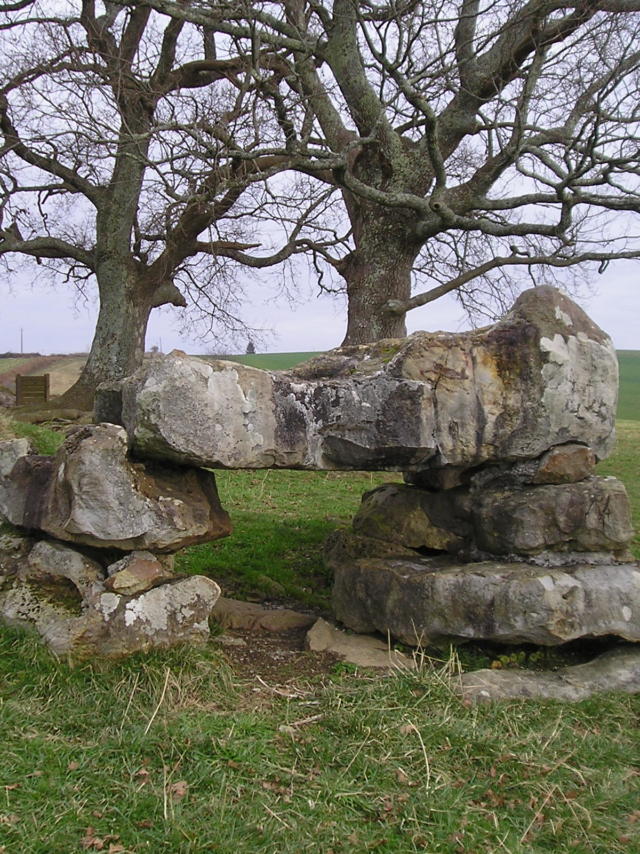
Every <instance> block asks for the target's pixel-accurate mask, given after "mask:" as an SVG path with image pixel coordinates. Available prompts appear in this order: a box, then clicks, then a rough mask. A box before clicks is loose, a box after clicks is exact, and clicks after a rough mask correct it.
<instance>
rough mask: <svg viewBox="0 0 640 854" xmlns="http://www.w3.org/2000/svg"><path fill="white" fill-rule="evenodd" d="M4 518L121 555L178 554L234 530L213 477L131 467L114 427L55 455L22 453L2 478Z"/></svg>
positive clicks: (81, 436)
mask: <svg viewBox="0 0 640 854" xmlns="http://www.w3.org/2000/svg"><path fill="white" fill-rule="evenodd" d="M0 513H2V514H3V515H4V516H5V517H6V518H7V519H8V520H9V521H10V522H11V523H12V524H14V525H19V526H21V527H24V528H28V529H32V530H39V531H45V532H46V533H48V534H50V535H51V536H54V537H56V538H57V539H60V540H65V541H68V542H73V543H78V544H84V545H88V546H94V547H98V548H115V549H120V550H135V549H148V550H151V551H158V552H163V551H176V550H178V549H180V548H182V547H184V546H187V545H190V544H192V543H198V542H206V541H208V540H213V539H216V538H217V537H223V536H226V535H227V534H229V532H230V530H231V528H230V523H229V517H228V515H227V513H226V512H225V511H224V510H223V509H222V507H221V505H220V501H219V499H218V493H217V490H216V484H215V477H214V475H213V474H212V473H211V472H207V471H203V470H202V469H192V468H184V467H176V466H172V465H171V464H168V465H160V464H156V463H149V462H146V463H142V462H134V461H132V460H131V459H130V458H129V456H128V450H127V439H126V434H125V431H124V430H123V429H122V428H121V427H117V426H115V425H113V424H98V425H92V426H87V427H84V428H82V429H81V430H79V431H77V432H75V433H74V434H73V435H72V436H70V437H69V438H68V439H67V440H66V441H65V442H64V444H63V445H62V447H61V448H60V450H59V451H58V453H57V454H56V455H55V456H54V457H42V456H37V455H34V454H27V455H22V456H20V457H19V458H18V459H17V462H16V463H15V465H14V466H13V468H12V469H11V471H10V473H9V474H7V475H6V476H5V477H4V478H2V479H1V480H0Z"/></svg>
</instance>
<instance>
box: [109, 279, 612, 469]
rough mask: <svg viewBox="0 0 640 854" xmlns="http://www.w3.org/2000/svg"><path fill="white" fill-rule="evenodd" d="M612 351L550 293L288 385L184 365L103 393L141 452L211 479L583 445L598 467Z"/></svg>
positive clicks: (439, 464)
mask: <svg viewBox="0 0 640 854" xmlns="http://www.w3.org/2000/svg"><path fill="white" fill-rule="evenodd" d="M617 370H618V367H617V359H616V354H615V350H614V348H613V345H612V343H611V341H610V339H609V338H608V336H607V335H605V333H604V332H602V330H600V329H599V328H598V327H597V326H596V325H595V324H594V323H593V322H592V321H591V320H590V319H589V318H588V317H587V315H586V314H585V313H584V312H583V311H582V310H581V309H580V308H578V306H576V305H575V304H574V303H573V302H571V300H569V299H568V298H567V297H565V296H564V295H563V294H561V293H560V292H559V291H558V290H556V289H554V288H549V287H540V288H534V289H532V290H529V291H526V292H525V293H523V294H522V295H521V296H520V298H519V299H518V300H517V302H516V303H515V305H514V306H513V308H512V310H511V311H510V312H509V313H508V314H507V315H506V316H505V317H504V319H503V320H501V321H500V322H499V323H497V324H495V325H494V326H490V327H487V328H486V329H482V330H476V331H473V332H468V333H462V334H450V333H442V332H438V333H426V332H419V333H415V334H414V335H412V336H410V337H409V338H406V339H399V340H395V339H394V340H387V341H379V342H377V343H375V344H371V345H362V346H357V347H345V348H341V349H340V350H336V351H333V352H332V353H330V354H327V355H326V356H323V357H321V358H319V359H317V360H313V361H312V362H310V363H308V364H307V365H304V366H301V367H300V368H298V369H296V370H295V371H292V372H289V373H277V372H267V371H260V370H257V369H255V368H249V367H245V366H242V365H239V364H237V363H231V362H224V361H218V362H213V363H207V362H205V361H203V360H200V359H195V358H188V357H184V356H183V355H178V354H176V355H169V356H167V357H158V358H153V359H149V360H148V361H147V362H146V363H145V364H144V365H143V367H142V368H140V370H138V371H137V372H136V373H135V374H134V375H132V376H131V377H129V378H127V379H126V380H124V381H123V382H122V383H121V384H120V385H119V386H117V387H114V386H113V385H110V386H108V387H105V388H103V389H98V394H97V402H96V417H97V420H100V419H102V418H118V417H119V415H120V413H121V416H122V419H121V420H122V423H123V424H124V425H125V427H126V429H127V433H128V436H129V441H130V443H131V444H132V446H133V448H134V449H135V451H136V453H138V454H139V455H141V456H144V457H155V458H161V459H169V460H174V461H177V462H180V463H188V464H191V465H197V466H205V467H210V468H303V469H365V470H366V469H368V470H376V469H389V470H398V471H415V472H421V471H425V470H430V469H440V468H443V467H445V468H446V467H454V468H455V467H462V468H469V467H474V466H478V465H481V464H484V463H487V462H496V461H504V460H511V461H517V460H528V459H534V458H538V457H540V456H541V455H542V454H544V452H545V451H547V450H548V449H549V448H551V447H554V446H557V445H562V444H566V443H577V444H582V445H587V446H589V447H591V448H592V450H593V452H594V453H595V455H596V457H598V458H602V457H604V456H606V455H607V454H608V453H609V451H610V449H611V446H612V441H613V427H614V419H615V411H616V400H617Z"/></svg>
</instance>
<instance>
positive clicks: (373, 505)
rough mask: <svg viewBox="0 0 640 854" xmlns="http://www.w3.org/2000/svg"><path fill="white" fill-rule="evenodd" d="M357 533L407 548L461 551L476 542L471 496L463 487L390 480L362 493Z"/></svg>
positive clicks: (355, 526) (356, 526) (357, 518)
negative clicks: (434, 486)
mask: <svg viewBox="0 0 640 854" xmlns="http://www.w3.org/2000/svg"><path fill="white" fill-rule="evenodd" d="M353 532H354V533H355V534H359V535H361V536H364V537H374V538H376V539H378V540H383V541H385V542H387V543H395V544H397V545H401V546H405V547H406V548H411V549H420V548H427V549H435V550H438V551H446V552H452V553H457V552H459V551H461V550H463V549H464V548H465V547H468V545H469V544H470V543H471V542H472V541H473V521H472V502H471V496H470V495H469V491H468V490H465V489H462V488H460V489H448V490H443V491H442V492H427V491H426V490H424V489H419V488H417V487H413V486H405V485H404V484H401V483H386V484H383V485H382V486H379V487H378V488H377V489H373V490H371V491H370V492H365V494H364V495H363V496H362V502H361V504H360V507H359V509H358V512H357V513H356V515H355V516H354V519H353Z"/></svg>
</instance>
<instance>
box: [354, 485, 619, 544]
mask: <svg viewBox="0 0 640 854" xmlns="http://www.w3.org/2000/svg"><path fill="white" fill-rule="evenodd" d="M353 530H354V532H355V533H356V534H361V535H363V536H367V537H375V538H376V539H379V540H385V541H387V542H390V543H397V544H398V545H402V546H405V547H407V548H412V549H431V550H438V551H446V552H450V553H453V554H461V553H462V554H467V555H481V554H483V553H485V554H486V553H488V554H496V555H523V556H527V557H528V556H535V555H539V554H542V553H567V552H594V553H598V552H601V553H606V554H608V555H610V556H615V557H620V558H624V557H626V556H628V553H627V548H628V544H629V543H630V541H631V540H632V538H633V527H632V525H631V509H630V506H629V499H628V497H627V492H626V489H625V487H624V484H622V483H621V482H620V481H619V480H617V479H616V478H613V477H588V478H586V479H585V480H582V481H580V482H579V483H565V484H553V485H540V486H504V487H500V486H494V484H493V483H492V482H490V483H489V486H488V487H486V488H483V487H479V488H478V487H472V488H470V489H469V488H464V487H459V488H455V489H447V490H443V491H441V492H429V491H427V490H425V489H420V488H418V487H415V486H406V485H404V484H400V483H387V484H383V485H382V486H379V487H378V488H377V489H374V490H371V491H370V492H367V493H365V495H364V496H363V498H362V503H361V505H360V508H359V509H358V512H357V513H356V515H355V517H354V520H353Z"/></svg>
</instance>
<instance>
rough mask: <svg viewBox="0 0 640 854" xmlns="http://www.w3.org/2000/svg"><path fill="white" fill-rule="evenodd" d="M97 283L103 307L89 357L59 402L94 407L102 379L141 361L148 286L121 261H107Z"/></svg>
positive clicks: (107, 379) (148, 309)
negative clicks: (121, 263)
mask: <svg viewBox="0 0 640 854" xmlns="http://www.w3.org/2000/svg"><path fill="white" fill-rule="evenodd" d="M118 268H120V269H118ZM98 287H99V291H100V311H99V314H98V321H97V324H96V330H95V334H94V337H93V342H92V344H91V351H90V353H89V358H88V359H87V362H86V364H85V366H84V368H83V370H82V373H81V374H80V377H79V378H78V380H77V381H76V382H75V383H74V385H72V386H71V388H70V389H68V390H67V391H66V392H65V393H64V394H63V395H62V396H61V397H60V398H59V399H58V401H57V403H58V406H64V407H73V408H76V409H92V408H93V398H94V395H95V390H96V388H97V386H98V385H99V384H100V383H102V382H110V381H115V380H121V379H123V377H126V376H129V374H132V373H133V372H134V371H135V370H136V368H138V367H140V365H141V364H142V359H143V357H144V345H145V337H146V334H147V323H148V320H149V314H150V313H151V301H150V299H149V295H148V289H147V288H145V287H143V284H142V282H141V281H140V279H139V278H138V277H137V276H136V275H135V274H134V273H132V272H131V271H123V270H122V269H121V265H120V264H112V265H108V264H107V265H104V268H103V269H102V270H101V271H99V273H98Z"/></svg>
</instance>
